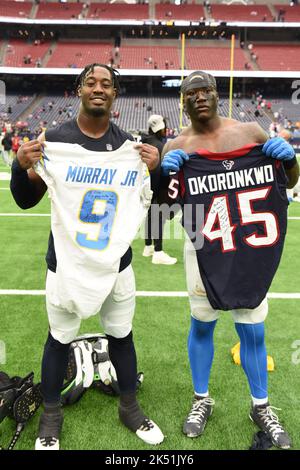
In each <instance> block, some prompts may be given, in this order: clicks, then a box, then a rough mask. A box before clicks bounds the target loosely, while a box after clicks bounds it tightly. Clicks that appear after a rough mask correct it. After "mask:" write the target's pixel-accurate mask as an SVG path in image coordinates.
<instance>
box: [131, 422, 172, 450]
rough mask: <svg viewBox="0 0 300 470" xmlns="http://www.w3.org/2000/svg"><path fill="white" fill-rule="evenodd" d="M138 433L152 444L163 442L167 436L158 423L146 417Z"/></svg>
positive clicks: (143, 439) (147, 442)
mask: <svg viewBox="0 0 300 470" xmlns="http://www.w3.org/2000/svg"><path fill="white" fill-rule="evenodd" d="M136 435H137V436H138V437H139V438H140V439H142V441H144V442H146V444H151V445H157V444H161V443H162V441H163V440H164V438H165V436H164V435H163V433H162V432H161V430H160V429H159V427H158V426H157V424H155V423H154V421H152V420H151V419H149V418H145V419H144V421H143V423H142V425H141V426H140V427H139V429H138V430H137V431H136Z"/></svg>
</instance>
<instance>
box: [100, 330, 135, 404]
mask: <svg viewBox="0 0 300 470" xmlns="http://www.w3.org/2000/svg"><path fill="white" fill-rule="evenodd" d="M107 338H108V354H109V358H110V360H111V362H112V364H113V366H114V368H115V369H116V374H117V379H118V385H119V389H120V394H121V395H124V394H129V393H135V392H136V381H137V361H136V353H135V348H134V344H133V337H132V332H130V333H129V335H127V336H126V337H125V338H114V337H113V336H109V335H107Z"/></svg>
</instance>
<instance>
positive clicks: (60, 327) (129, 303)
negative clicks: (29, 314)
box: [46, 264, 135, 344]
mask: <svg viewBox="0 0 300 470" xmlns="http://www.w3.org/2000/svg"><path fill="white" fill-rule="evenodd" d="M55 276H56V274H55V273H54V272H52V271H50V270H48V272H47V280H46V307H47V314H48V320H49V326H50V331H51V335H52V336H53V338H54V339H56V340H57V341H59V342H60V343H63V344H67V343H71V342H72V341H73V340H74V338H76V336H77V335H78V332H79V329H80V323H81V319H80V318H79V317H78V316H77V315H75V314H74V313H71V312H69V311H68V310H65V309H63V308H60V307H57V306H55V305H53V304H52V303H51V302H50V300H49V297H50V295H49V292H51V291H52V289H53V285H55ZM134 310H135V278H134V272H133V269H132V266H131V264H130V265H129V266H128V267H127V268H125V269H124V270H123V271H121V272H120V273H118V275H117V279H116V282H115V284H114V286H113V289H112V290H111V292H110V294H109V295H108V296H107V297H106V299H105V301H104V303H103V304H102V307H101V310H100V312H99V316H100V322H101V324H102V326H103V329H104V332H105V333H106V334H108V335H111V336H114V337H115V338H124V337H125V336H127V335H128V334H129V333H130V331H131V329H132V320H133V316H134Z"/></svg>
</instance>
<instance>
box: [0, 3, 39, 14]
mask: <svg viewBox="0 0 300 470" xmlns="http://www.w3.org/2000/svg"><path fill="white" fill-rule="evenodd" d="M31 9H32V2H15V1H11V0H0V16H9V17H12V18H13V17H14V18H29V15H30V12H31Z"/></svg>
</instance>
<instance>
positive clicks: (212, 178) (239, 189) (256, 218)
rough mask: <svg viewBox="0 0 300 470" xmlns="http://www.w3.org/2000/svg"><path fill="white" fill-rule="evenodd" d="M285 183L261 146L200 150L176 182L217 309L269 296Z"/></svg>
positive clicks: (173, 190) (283, 222)
mask: <svg viewBox="0 0 300 470" xmlns="http://www.w3.org/2000/svg"><path fill="white" fill-rule="evenodd" d="M286 185H287V177H286V174H285V171H284V168H283V166H282V164H281V163H280V162H279V161H278V160H275V159H273V158H268V157H266V156H265V154H263V152H262V146H258V145H256V144H255V145H248V146H246V147H243V148H241V149H238V150H236V151H233V152H227V153H212V152H209V151H207V150H199V151H197V152H195V153H193V154H190V159H189V160H188V161H187V162H186V163H185V164H184V166H183V168H182V170H181V171H180V173H179V174H177V175H176V176H175V177H174V178H173V180H171V182H170V192H169V195H170V196H171V197H173V199H174V197H177V194H178V195H179V200H180V202H181V204H182V207H183V219H182V223H183V226H184V228H185V230H186V231H187V233H188V235H189V237H190V239H191V241H192V242H193V244H194V247H195V249H196V253H197V259H198V265H199V271H200V274H201V278H202V281H203V284H204V286H205V289H206V293H207V297H208V300H209V302H210V304H211V305H212V307H213V308H215V309H219V310H231V309H238V308H249V309H253V308H256V307H257V306H258V305H259V304H260V303H261V302H262V300H263V299H264V297H265V296H266V294H267V292H268V289H269V287H270V285H271V282H272V280H273V277H274V275H275V273H276V270H277V268H278V265H279V262H280V258H281V254H282V250H283V244H284V239H285V234H286V226H287V206H288V200H287V196H286ZM187 269H188V267H187Z"/></svg>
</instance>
